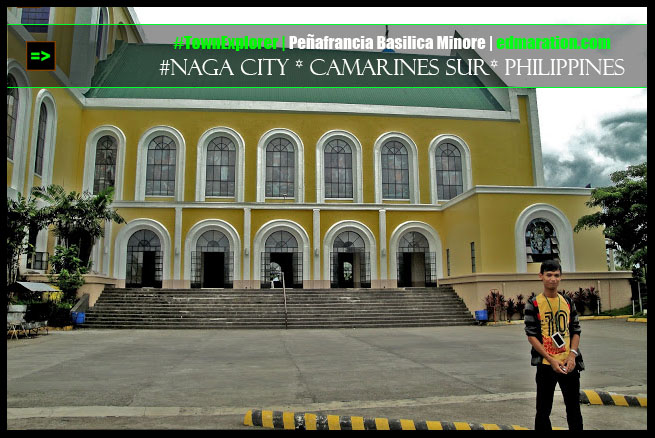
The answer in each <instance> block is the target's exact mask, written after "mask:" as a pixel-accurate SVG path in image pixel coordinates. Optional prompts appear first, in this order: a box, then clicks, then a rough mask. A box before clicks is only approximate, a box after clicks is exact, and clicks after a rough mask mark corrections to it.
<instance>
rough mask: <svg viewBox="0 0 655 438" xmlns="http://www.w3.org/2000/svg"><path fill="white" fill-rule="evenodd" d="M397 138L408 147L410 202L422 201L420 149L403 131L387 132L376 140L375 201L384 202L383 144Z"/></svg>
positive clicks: (374, 158) (374, 153)
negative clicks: (419, 178)
mask: <svg viewBox="0 0 655 438" xmlns="http://www.w3.org/2000/svg"><path fill="white" fill-rule="evenodd" d="M391 140H395V141H398V142H400V143H402V144H403V145H404V146H405V147H406V148H407V153H408V157H407V158H408V164H409V202H410V204H419V203H420V199H421V197H420V194H419V180H418V149H417V147H416V143H414V141H413V140H412V139H411V138H410V137H409V136H408V135H406V134H403V133H401V132H387V133H385V134H382V135H381V136H379V137H378V139H377V140H375V144H374V146H373V167H374V176H375V202H376V203H377V204H379V203H382V200H383V197H382V161H381V160H382V152H381V150H382V146H383V145H384V144H386V143H387V142H388V141H391Z"/></svg>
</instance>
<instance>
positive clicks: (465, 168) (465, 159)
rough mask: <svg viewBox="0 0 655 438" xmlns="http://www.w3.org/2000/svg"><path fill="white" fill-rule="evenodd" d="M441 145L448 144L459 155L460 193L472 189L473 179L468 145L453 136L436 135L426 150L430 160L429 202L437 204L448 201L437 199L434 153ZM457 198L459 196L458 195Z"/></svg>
mask: <svg viewBox="0 0 655 438" xmlns="http://www.w3.org/2000/svg"><path fill="white" fill-rule="evenodd" d="M442 143H450V144H452V145H454V146H455V147H456V148H457V149H459V154H460V156H461V159H462V193H465V192H466V191H468V190H470V189H472V188H473V177H472V170H471V149H470V148H469V146H468V144H466V142H465V141H464V139H462V138H461V137H459V136H457V135H454V134H441V135H437V136H436V137H435V138H433V139H432V141H431V142H430V147H429V148H428V154H429V160H430V202H431V203H432V204H438V203H439V202H448V201H450V199H439V198H438V193H439V191H438V190H437V162H436V158H435V152H436V150H437V147H439V145H441V144H442ZM458 196H459V195H458Z"/></svg>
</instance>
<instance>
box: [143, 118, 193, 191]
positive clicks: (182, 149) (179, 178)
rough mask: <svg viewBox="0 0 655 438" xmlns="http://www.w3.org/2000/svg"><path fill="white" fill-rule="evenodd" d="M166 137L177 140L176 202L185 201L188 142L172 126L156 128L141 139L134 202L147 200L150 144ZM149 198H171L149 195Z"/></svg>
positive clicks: (144, 134)
mask: <svg viewBox="0 0 655 438" xmlns="http://www.w3.org/2000/svg"><path fill="white" fill-rule="evenodd" d="M159 135H166V136H168V137H171V138H172V139H173V140H175V153H176V156H175V194H174V198H175V201H177V202H180V201H184V166H185V158H186V142H185V141H184V137H183V136H182V133H180V131H178V130H177V129H175V128H173V127H172V126H165V125H159V126H154V127H152V128H150V129H148V130H147V131H146V132H144V133H143V134H142V135H141V137H140V138H139V144H138V147H137V157H136V171H135V174H136V179H135V184H134V186H135V187H134V200H135V201H144V200H145V198H146V165H147V162H148V144H149V143H150V140H152V139H153V138H155V137H157V136H159ZM147 196H148V197H157V198H170V196H161V195H147Z"/></svg>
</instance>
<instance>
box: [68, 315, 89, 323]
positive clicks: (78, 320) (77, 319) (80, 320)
mask: <svg viewBox="0 0 655 438" xmlns="http://www.w3.org/2000/svg"><path fill="white" fill-rule="evenodd" d="M85 316H86V315H85V314H84V312H71V320H72V321H73V324H84V317H85Z"/></svg>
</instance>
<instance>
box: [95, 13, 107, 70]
mask: <svg viewBox="0 0 655 438" xmlns="http://www.w3.org/2000/svg"><path fill="white" fill-rule="evenodd" d="M104 23H105V12H104V11H103V10H102V8H100V12H99V13H98V32H97V34H96V56H97V57H98V58H99V57H100V49H101V48H102V33H103V32H104V26H103V24H104Z"/></svg>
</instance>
